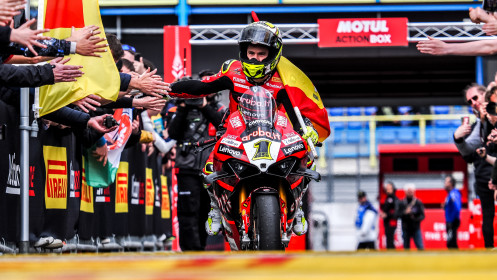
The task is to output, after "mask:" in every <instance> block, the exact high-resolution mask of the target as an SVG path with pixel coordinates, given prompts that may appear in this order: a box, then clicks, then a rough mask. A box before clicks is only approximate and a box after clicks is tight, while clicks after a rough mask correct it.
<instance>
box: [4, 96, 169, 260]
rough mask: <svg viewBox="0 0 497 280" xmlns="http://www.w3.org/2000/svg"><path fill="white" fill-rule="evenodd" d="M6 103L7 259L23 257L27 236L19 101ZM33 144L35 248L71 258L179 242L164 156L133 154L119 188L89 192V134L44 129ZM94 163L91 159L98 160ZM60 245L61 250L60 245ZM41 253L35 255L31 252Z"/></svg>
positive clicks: (122, 168) (132, 150) (125, 157)
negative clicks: (20, 250) (23, 235)
mask: <svg viewBox="0 0 497 280" xmlns="http://www.w3.org/2000/svg"><path fill="white" fill-rule="evenodd" d="M12 99H13V100H8V101H9V103H10V104H15V105H9V104H7V103H5V102H4V101H0V125H1V128H2V129H1V131H2V132H1V133H0V134H1V136H2V137H0V139H1V140H0V182H1V183H0V253H1V252H2V251H3V252H11V253H13V252H15V251H16V243H17V242H18V241H19V236H20V223H21V221H20V219H21V217H20V212H19V209H20V205H21V199H20V193H21V187H20V175H21V174H20V136H19V135H20V133H19V112H18V109H17V108H18V107H19V106H18V100H16V98H15V97H14V98H12ZM38 125H39V133H38V135H37V136H36V137H31V138H30V151H31V152H30V153H29V241H30V244H31V246H35V247H41V248H46V249H57V248H59V249H61V250H62V249H63V250H69V251H76V250H77V251H97V250H124V249H130V250H131V249H134V250H142V249H149V250H157V249H164V243H163V241H164V240H165V239H166V238H170V237H171V236H172V235H173V234H172V218H171V217H172V209H171V206H172V203H171V195H170V194H171V190H172V189H171V184H172V181H171V177H172V176H171V170H167V171H166V172H165V173H164V172H163V171H162V157H161V155H160V154H159V153H158V152H154V153H153V154H151V155H150V156H148V155H147V154H146V153H145V152H143V151H142V149H141V145H134V146H131V147H129V148H126V149H125V150H124V152H123V154H122V157H121V163H120V165H119V169H118V171H117V179H116V181H115V183H113V184H111V185H110V186H108V187H107V188H93V187H90V186H88V185H87V184H86V181H85V167H84V166H83V165H84V163H83V162H84V161H83V158H82V155H83V154H84V153H85V147H84V146H83V142H84V140H83V139H84V138H85V135H84V132H83V131H76V130H73V129H71V128H67V127H62V126H60V125H58V124H54V123H52V124H50V125H47V123H45V122H43V121H40V122H39V123H38ZM90 156H91V155H90ZM54 240H57V241H58V242H55V243H53V241H54ZM31 249H33V247H31Z"/></svg>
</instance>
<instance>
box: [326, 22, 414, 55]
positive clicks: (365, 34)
mask: <svg viewBox="0 0 497 280" xmlns="http://www.w3.org/2000/svg"><path fill="white" fill-rule="evenodd" d="M318 25H319V30H318V37H319V42H318V46H319V47H320V48H326V47H383V46H407V45H408V42H407V18H340V19H318Z"/></svg>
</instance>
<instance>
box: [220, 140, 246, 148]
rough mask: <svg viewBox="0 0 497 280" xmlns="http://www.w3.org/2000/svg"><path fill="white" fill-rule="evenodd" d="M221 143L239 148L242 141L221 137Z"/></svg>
mask: <svg viewBox="0 0 497 280" xmlns="http://www.w3.org/2000/svg"><path fill="white" fill-rule="evenodd" d="M221 144H226V145H228V146H231V147H234V148H239V147H240V145H241V144H242V142H240V141H237V140H234V139H231V138H223V139H222V140H221Z"/></svg>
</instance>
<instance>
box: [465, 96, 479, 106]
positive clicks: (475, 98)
mask: <svg viewBox="0 0 497 280" xmlns="http://www.w3.org/2000/svg"><path fill="white" fill-rule="evenodd" d="M476 100H478V95H475V96H473V97H471V98H470V99H468V100H467V101H466V102H468V104H469V105H473V101H476Z"/></svg>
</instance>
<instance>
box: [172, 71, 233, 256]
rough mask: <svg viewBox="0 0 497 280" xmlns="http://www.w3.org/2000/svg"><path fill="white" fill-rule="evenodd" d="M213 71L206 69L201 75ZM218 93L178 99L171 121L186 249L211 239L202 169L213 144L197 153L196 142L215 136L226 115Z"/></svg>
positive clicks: (182, 242)
mask: <svg viewBox="0 0 497 280" xmlns="http://www.w3.org/2000/svg"><path fill="white" fill-rule="evenodd" d="M212 74H214V73H213V72H208V71H203V72H201V73H200V75H199V76H200V77H201V78H202V77H205V76H210V75H212ZM183 79H187V78H183ZM216 96H217V94H215V95H214V96H210V97H204V98H198V99H187V100H184V99H178V100H177V102H176V104H177V110H176V113H175V114H174V115H173V117H172V120H171V122H170V123H169V137H170V138H171V139H175V140H177V141H178V142H177V143H178V144H177V152H176V165H175V167H176V168H178V169H179V172H178V175H177V178H178V222H179V243H180V247H181V250H183V251H189V250H196V251H198V250H204V248H205V243H206V240H207V233H206V232H205V229H204V223H205V220H207V214H208V212H209V210H210V198H209V195H208V193H207V190H206V189H205V188H204V186H203V182H202V177H201V176H200V172H201V170H202V168H203V167H204V165H205V163H206V161H207V158H208V157H209V154H210V153H211V151H212V148H210V149H204V150H202V151H201V152H197V153H196V152H195V148H194V147H193V143H195V142H198V141H199V140H202V139H206V138H209V136H211V137H212V136H215V131H213V128H218V127H219V124H220V123H221V120H222V117H223V115H224V106H223V105H222V104H220V103H218V102H217V98H216ZM209 126H210V127H211V129H209ZM209 132H211V133H209Z"/></svg>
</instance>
